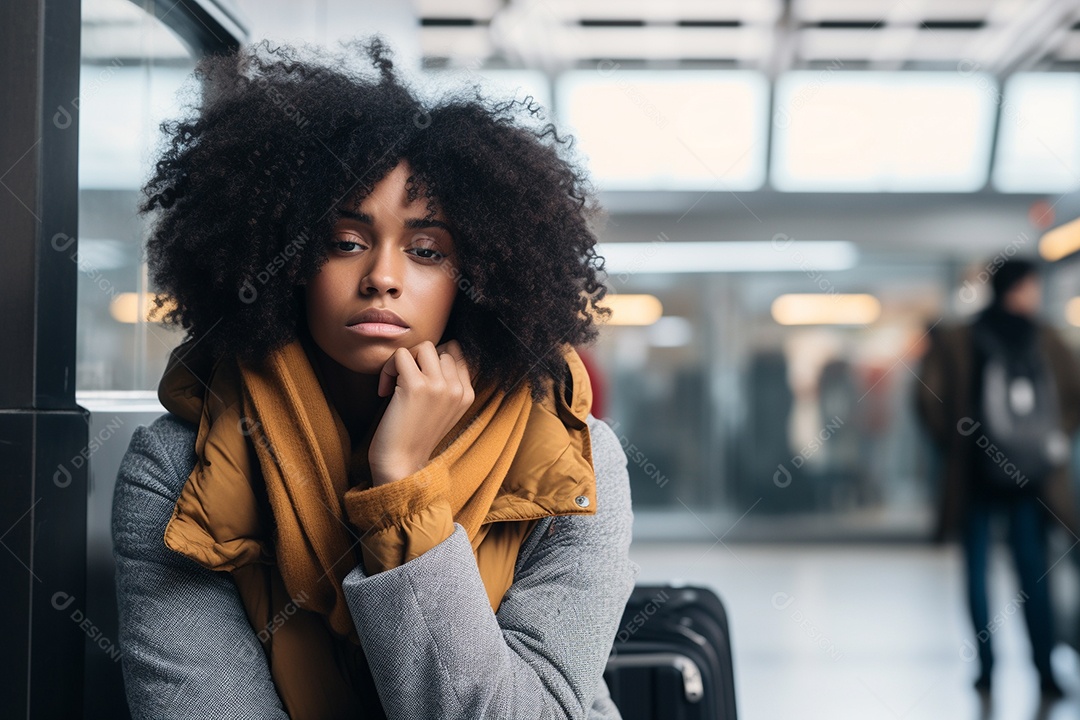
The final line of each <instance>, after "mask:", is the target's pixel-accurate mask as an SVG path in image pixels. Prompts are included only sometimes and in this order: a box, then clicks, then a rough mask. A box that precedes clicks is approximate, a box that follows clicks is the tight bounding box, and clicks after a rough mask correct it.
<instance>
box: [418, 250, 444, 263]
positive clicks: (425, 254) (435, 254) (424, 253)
mask: <svg viewBox="0 0 1080 720" xmlns="http://www.w3.org/2000/svg"><path fill="white" fill-rule="evenodd" d="M413 251H414V252H416V253H417V254H418V256H419V257H421V258H423V259H424V260H442V259H443V258H445V257H446V256H445V255H443V254H442V253H441V252H439V251H438V250H436V249H435V248H427V247H417V248H413Z"/></svg>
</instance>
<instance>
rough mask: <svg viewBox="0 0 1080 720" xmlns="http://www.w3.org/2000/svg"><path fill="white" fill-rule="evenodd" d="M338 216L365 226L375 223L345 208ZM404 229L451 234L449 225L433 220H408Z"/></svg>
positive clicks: (341, 209)
mask: <svg viewBox="0 0 1080 720" xmlns="http://www.w3.org/2000/svg"><path fill="white" fill-rule="evenodd" d="M338 215H341V216H342V217H346V218H349V219H350V220H356V221H357V222H362V223H366V224H367V225H374V224H375V221H374V220H372V218H371V216H370V215H368V214H367V213H363V212H356V211H355V210H347V209H345V208H338ZM405 227H407V228H409V229H410V230H422V229H424V228H429V227H437V228H442V229H443V230H445V231H447V232H453V231H452V230H451V228H450V226H449V225H447V224H446V223H444V222H443V221H442V220H435V219H433V218H409V219H408V220H406V221H405Z"/></svg>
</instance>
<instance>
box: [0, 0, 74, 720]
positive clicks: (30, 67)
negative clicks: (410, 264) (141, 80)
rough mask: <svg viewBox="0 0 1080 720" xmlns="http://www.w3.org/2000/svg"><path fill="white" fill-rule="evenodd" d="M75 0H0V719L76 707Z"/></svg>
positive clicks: (65, 712)
mask: <svg viewBox="0 0 1080 720" xmlns="http://www.w3.org/2000/svg"><path fill="white" fill-rule="evenodd" d="M79 30H80V5H79V1H78V0H48V1H46V0H4V2H0V88H3V90H4V95H5V97H4V100H3V102H0V239H2V241H0V249H2V255H3V261H2V262H0V498H2V500H0V578H2V579H3V590H4V591H3V592H0V636H2V637H3V638H4V640H5V641H4V642H3V643H2V644H0V657H3V667H2V668H0V676H2V677H3V680H2V682H3V685H4V687H3V690H2V692H0V717H4V718H57V717H80V716H81V714H82V692H83V691H82V677H83V656H84V646H85V642H86V636H87V635H86V634H87V633H88V632H92V631H91V630H90V629H89V627H88V626H87V624H85V622H84V616H83V614H82V608H84V605H83V602H84V596H85V586H86V490H87V486H86V482H87V471H86V462H85V457H83V452H84V450H85V448H86V446H87V440H88V438H87V434H88V425H87V417H86V415H85V413H84V412H83V411H82V410H81V409H80V408H79V407H78V406H77V405H76V403H75V312H76V302H77V296H76V287H77V280H78V268H77V266H76V259H77V256H76V255H75V253H76V252H77V250H78V241H77V238H78V142H79V121H78V119H79V113H78V95H79Z"/></svg>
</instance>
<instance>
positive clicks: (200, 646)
mask: <svg viewBox="0 0 1080 720" xmlns="http://www.w3.org/2000/svg"><path fill="white" fill-rule="evenodd" d="M184 435H187V438H186V439H185V438H184V437H182V436H184ZM194 437H195V436H194V430H193V429H191V428H190V427H188V426H187V425H185V424H183V423H181V422H180V421H178V420H176V419H174V418H170V417H164V418H161V419H159V420H157V421H156V422H155V423H154V425H153V426H152V427H151V429H147V428H142V427H140V428H138V429H137V430H136V431H135V434H134V436H133V437H132V440H131V444H130V445H129V446H128V451H127V454H126V455H125V456H124V460H123V463H122V464H121V466H120V473H119V475H118V477H117V481H116V491H115V494H114V496H113V510H112V535H113V557H114V559H115V560H116V592H117V601H118V604H119V611H120V635H119V642H120V649H121V652H122V665H123V672H124V686H125V688H126V692H127V699H128V705H129V707H130V709H131V714H132V717H133V718H135V719H136V720H139V719H140V718H155V720H156V719H158V718H242V717H258V718H282V719H284V718H287V717H288V716H287V715H286V714H285V712H284V710H283V709H282V707H281V702H280V700H279V698H278V696H277V692H276V690H275V688H274V684H273V681H272V679H271V677H270V673H269V670H268V669H267V662H266V657H265V655H264V654H263V651H262V648H261V646H260V644H259V642H258V639H257V638H256V637H255V633H254V632H253V631H252V629H251V625H250V623H249V622H248V619H247V614H246V613H245V611H244V607H243V604H242V603H241V601H240V595H239V592H238V591H237V589H236V586H235V584H234V583H233V581H232V578H231V577H230V576H229V575H228V574H227V573H216V572H214V571H212V570H208V569H206V568H204V567H202V566H200V565H198V564H197V563H195V562H193V561H191V560H189V559H188V558H186V557H184V556H182V555H180V554H178V553H175V552H173V551H171V550H169V549H168V548H167V547H165V542H164V539H163V537H164V534H165V525H166V524H167V523H168V521H169V518H170V516H171V514H172V509H173V506H174V505H175V503H176V498H177V497H178V496H179V494H180V489H181V487H182V486H183V484H184V482H185V480H186V478H187V475H186V474H181V473H180V472H179V471H178V469H177V468H178V467H188V468H190V467H191V466H192V465H193V464H194V462H195V459H194V454H193V453H192V455H191V457H190V458H178V459H174V458H170V457H169V454H168V452H167V451H166V449H165V448H166V446H168V447H187V448H191V447H193V446H194Z"/></svg>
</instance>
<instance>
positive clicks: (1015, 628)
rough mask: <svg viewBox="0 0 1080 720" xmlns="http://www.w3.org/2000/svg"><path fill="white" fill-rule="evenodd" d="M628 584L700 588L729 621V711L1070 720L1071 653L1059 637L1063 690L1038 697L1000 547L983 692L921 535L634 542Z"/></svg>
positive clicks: (953, 581) (954, 600) (940, 573)
mask: <svg viewBox="0 0 1080 720" xmlns="http://www.w3.org/2000/svg"><path fill="white" fill-rule="evenodd" d="M631 555H632V557H633V559H634V560H635V561H636V562H637V563H638V564H639V565H640V566H641V574H640V575H639V577H638V581H639V582H667V581H672V580H682V581H684V582H687V583H693V584H703V585H708V586H710V587H712V588H713V589H715V590H716V591H717V592H718V593H719V594H720V596H721V597H722V598H723V600H724V602H725V604H726V606H727V608H728V612H729V614H730V619H731V623H732V635H733V643H734V653H735V672H736V685H737V697H738V705H739V717H740V720H787V719H788V718H792V719H795V720H816V719H818V718H820V719H821V720H848V719H850V720H871V719H876V718H882V719H884V720H968V719H971V720H976V719H978V720H1035V719H1042V720H1064V719H1065V718H1070V719H1072V718H1080V662H1078V659H1077V655H1076V654H1075V653H1074V652H1073V651H1072V650H1071V649H1070V648H1068V647H1066V646H1064V645H1061V646H1059V647H1058V648H1057V649H1056V650H1055V654H1054V663H1055V670H1056V672H1057V677H1058V680H1059V682H1060V683H1061V685H1062V687H1063V688H1064V689H1065V692H1066V698H1065V699H1064V700H1062V701H1060V702H1057V703H1054V704H1052V705H1050V706H1044V705H1040V702H1039V697H1038V692H1037V676H1036V674H1035V670H1034V669H1033V667H1032V666H1031V664H1030V662H1028V657H1029V655H1028V653H1029V650H1028V645H1027V636H1026V632H1025V629H1024V622H1023V617H1022V613H1021V611H1020V608H1019V606H1018V605H1017V604H1016V603H1015V602H1014V599H1015V598H1016V596H1017V592H1018V591H1017V588H1016V584H1015V580H1014V578H1013V575H1012V572H1011V568H1010V567H1009V565H1008V558H1007V556H1006V555H1005V554H1004V553H1003V552H1001V551H999V552H998V555H997V556H996V557H995V560H994V565H993V580H992V594H991V614H992V615H993V614H994V613H1000V615H999V621H998V622H996V623H993V624H994V625H995V628H996V629H995V630H994V634H993V643H994V647H995V652H996V657H997V666H996V668H995V676H994V682H995V688H994V694H993V700H992V702H991V703H990V704H989V706H988V707H983V706H981V705H980V702H979V698H978V695H977V694H976V693H975V692H974V690H972V689H971V680H972V679H973V678H974V676H975V673H976V670H977V668H976V663H975V662H973V661H972V660H971V659H970V658H971V653H970V650H971V646H970V645H968V644H966V643H967V642H968V641H969V637H970V636H971V634H972V633H971V631H970V630H969V626H968V621H967V616H966V610H965V606H964V600H963V596H962V590H963V584H962V582H961V578H960V574H959V555H958V553H957V552H956V551H955V550H951V549H936V548H929V547H919V546H896V545H893V546H874V547H867V546H842V547H838V546H828V545H800V546H791V545H730V544H724V543H719V544H716V545H714V546H712V547H709V545H708V544H689V543H687V544H659V543H651V544H646V543H641V544H639V543H635V544H634V545H633V546H632V549H631Z"/></svg>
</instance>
